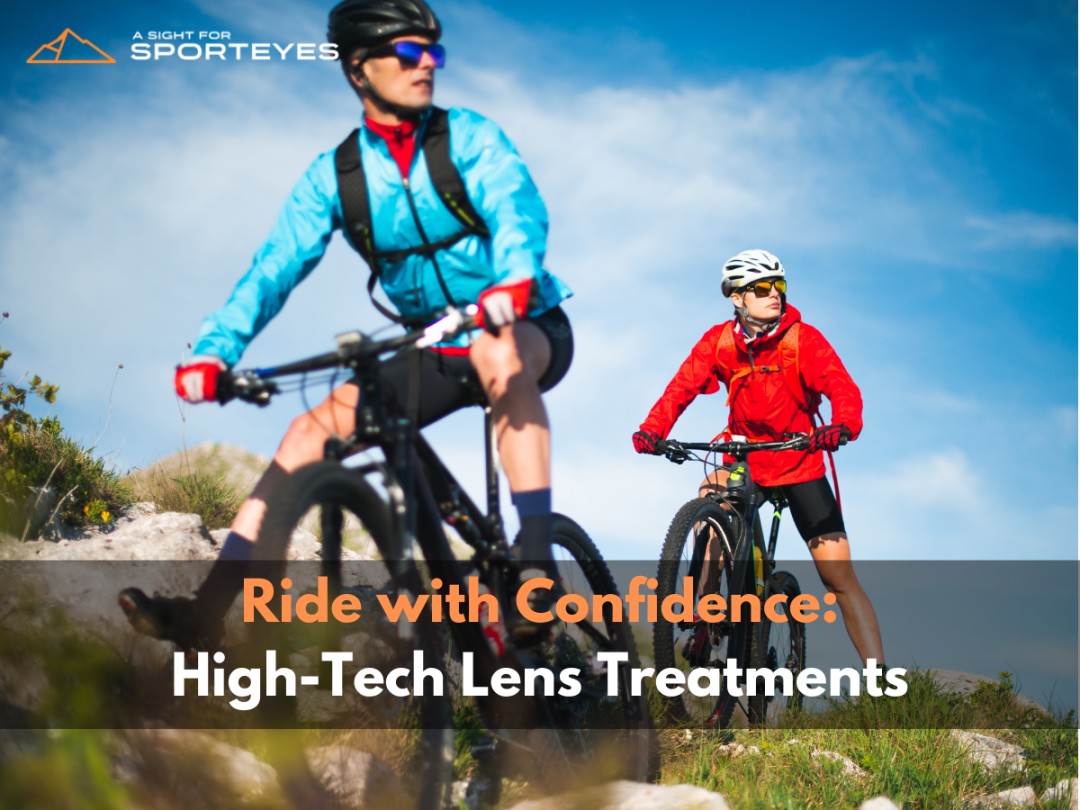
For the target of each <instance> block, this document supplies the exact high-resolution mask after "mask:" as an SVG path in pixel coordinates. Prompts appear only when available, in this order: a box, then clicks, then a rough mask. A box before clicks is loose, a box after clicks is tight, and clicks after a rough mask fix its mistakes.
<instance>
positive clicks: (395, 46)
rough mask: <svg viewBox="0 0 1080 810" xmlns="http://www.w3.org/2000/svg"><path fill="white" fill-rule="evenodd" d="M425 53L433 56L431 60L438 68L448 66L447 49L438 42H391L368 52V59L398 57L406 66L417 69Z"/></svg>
mask: <svg viewBox="0 0 1080 810" xmlns="http://www.w3.org/2000/svg"><path fill="white" fill-rule="evenodd" d="M425 52H427V53H429V54H431V60H432V61H433V62H434V63H435V67H436V68H441V67H443V66H444V65H445V64H446V48H444V47H443V46H442V45H440V44H439V43H437V42H432V43H430V44H428V43H426V42H409V41H408V40H405V41H402V42H390V43H388V44H386V45H382V46H380V47H378V48H373V49H372V50H370V51H368V58H369V59H371V58H379V57H383V56H396V57H397V58H398V59H400V60H401V61H402V63H404V64H405V65H407V66H409V67H415V66H416V65H419V64H420V60H421V59H423V58H424V53H425Z"/></svg>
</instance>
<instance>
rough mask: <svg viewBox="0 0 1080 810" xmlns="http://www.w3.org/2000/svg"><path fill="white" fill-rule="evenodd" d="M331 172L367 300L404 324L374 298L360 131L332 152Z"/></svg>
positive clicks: (375, 267) (375, 272) (374, 261)
mask: <svg viewBox="0 0 1080 810" xmlns="http://www.w3.org/2000/svg"><path fill="white" fill-rule="evenodd" d="M334 168H335V169H336V170H337V182H338V197H339V198H340V200H341V214H342V217H343V219H344V220H345V224H344V227H343V230H344V232H345V238H346V239H348V240H349V244H350V245H352V246H353V248H354V249H355V250H356V252H357V253H359V254H360V256H361V257H362V258H363V259H364V261H365V262H367V265H368V267H369V268H370V270H371V274H370V275H369V276H368V280H367V291H368V297H369V298H371V303H372V304H374V305H375V309H377V310H379V312H381V313H382V314H383V315H384V316H385V317H387V318H389V319H390V320H392V321H393V322H394V323H404V322H405V321H404V319H403V318H402V317H401V316H400V315H398V314H397V313H396V312H394V311H393V310H390V309H388V308H387V307H384V306H383V305H382V304H381V303H379V300H378V299H377V298H376V297H375V284H376V283H377V282H378V280H379V259H378V255H377V254H376V252H375V236H374V234H373V233H372V226H371V199H370V197H368V187H367V178H366V176H365V175H364V164H363V163H362V162H361V161H360V130H359V129H354V130H353V131H352V132H350V133H349V135H348V136H347V137H346V138H345V140H343V141H342V142H341V143H340V144H339V145H338V148H337V149H336V150H335V151H334Z"/></svg>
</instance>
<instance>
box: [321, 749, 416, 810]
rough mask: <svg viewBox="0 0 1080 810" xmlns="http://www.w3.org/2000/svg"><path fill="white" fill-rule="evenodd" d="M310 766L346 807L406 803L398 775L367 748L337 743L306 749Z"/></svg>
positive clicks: (342, 805) (387, 805)
mask: <svg viewBox="0 0 1080 810" xmlns="http://www.w3.org/2000/svg"><path fill="white" fill-rule="evenodd" d="M306 753H307V759H308V765H309V766H310V767H311V771H312V773H313V774H314V775H315V778H316V779H318V780H319V782H320V783H321V784H322V786H323V788H325V789H326V791H327V792H328V793H329V794H330V795H331V796H332V797H333V798H334V799H336V800H337V801H338V802H339V804H340V805H341V807H343V808H356V810H360V808H365V807H398V806H404V805H405V802H406V797H405V793H404V791H403V790H402V787H401V783H400V782H399V781H398V778H397V775H396V774H395V773H394V772H393V770H391V768H390V766H388V765H386V764H385V763H383V762H380V761H379V760H377V759H376V758H375V757H374V756H373V755H372V754H369V753H368V752H367V751H360V750H357V749H355V748H347V747H345V746H340V745H335V746H326V747H322V748H309V749H308V750H307V752H306Z"/></svg>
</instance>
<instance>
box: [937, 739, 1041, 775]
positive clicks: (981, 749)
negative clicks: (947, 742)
mask: <svg viewBox="0 0 1080 810" xmlns="http://www.w3.org/2000/svg"><path fill="white" fill-rule="evenodd" d="M952 735H953V737H954V738H956V740H958V741H959V742H960V744H961V745H962V746H963V747H964V748H965V749H966V750H967V754H968V757H970V758H971V759H973V760H974V761H975V762H978V763H979V764H981V765H982V766H983V767H985V768H987V769H988V770H994V769H996V768H1006V769H1008V770H1010V771H1019V770H1023V767H1024V749H1023V748H1021V747H1020V746H1019V745H1013V744H1012V743H1007V742H1005V741H1004V740H999V739H997V738H995V737H987V736H986V735H985V734H976V733H974V732H972V731H961V730H959V729H953V731H952Z"/></svg>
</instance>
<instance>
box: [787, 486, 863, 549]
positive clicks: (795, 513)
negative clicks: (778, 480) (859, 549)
mask: <svg viewBox="0 0 1080 810" xmlns="http://www.w3.org/2000/svg"><path fill="white" fill-rule="evenodd" d="M778 489H780V490H782V491H783V493H784V496H785V497H786V498H787V501H788V508H789V509H790V510H791V517H792V519H793V520H794V521H795V528H796V529H798V530H799V534H800V535H801V536H802V539H803V540H805V541H807V542H810V541H811V540H813V539H814V538H815V537H820V536H821V535H823V534H830V533H832V532H843V533H844V534H845V535H846V534H847V532H846V530H845V529H844V516H843V515H841V514H840V505H839V504H838V503H837V502H836V497H835V496H834V495H833V491H832V488H831V487H830V486H829V482H828V481H826V480H825V476H821V478H817V479H815V480H813V481H805V482H803V483H801V484H786V485H784V486H782V487H778Z"/></svg>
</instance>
